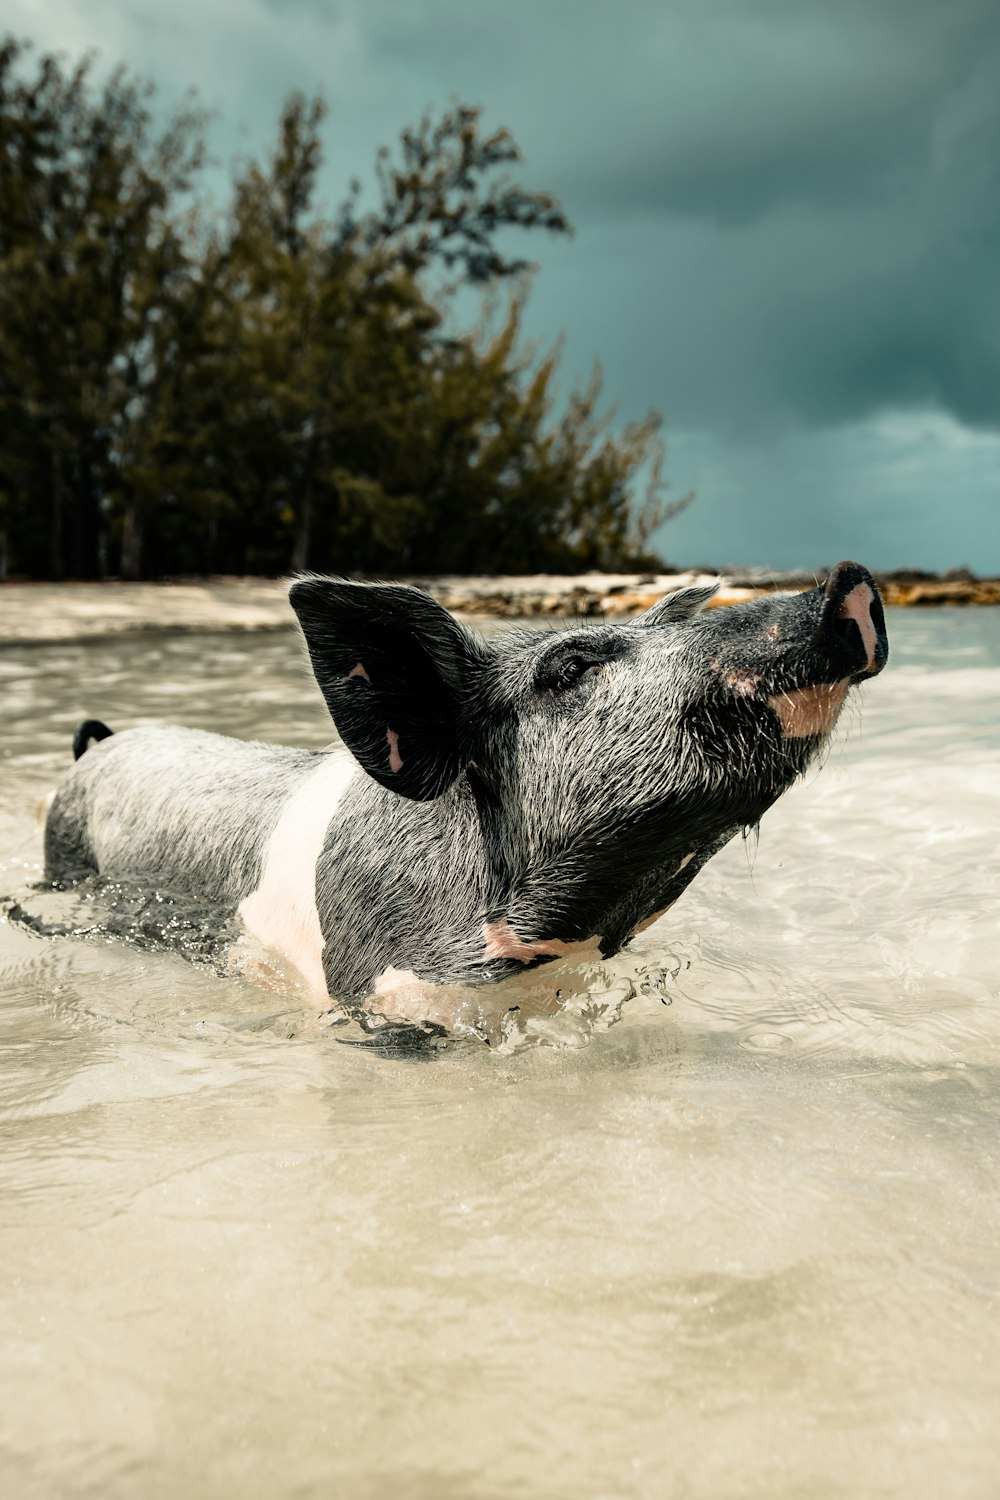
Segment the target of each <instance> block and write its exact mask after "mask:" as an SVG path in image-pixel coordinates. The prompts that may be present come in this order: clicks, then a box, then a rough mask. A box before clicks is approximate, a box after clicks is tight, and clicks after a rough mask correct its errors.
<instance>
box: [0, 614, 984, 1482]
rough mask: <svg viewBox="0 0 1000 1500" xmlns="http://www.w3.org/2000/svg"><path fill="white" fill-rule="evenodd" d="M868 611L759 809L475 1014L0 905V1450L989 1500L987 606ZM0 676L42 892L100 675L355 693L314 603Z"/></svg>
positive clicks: (246, 702)
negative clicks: (285, 978) (558, 990)
mask: <svg viewBox="0 0 1000 1500" xmlns="http://www.w3.org/2000/svg"><path fill="white" fill-rule="evenodd" d="M889 628H890V635H891V641H892V649H893V661H892V664H891V665H890V668H889V670H888V671H887V672H886V673H885V674H884V675H883V676H882V677H881V678H880V679H879V680H878V681H877V682H875V683H873V684H871V685H870V686H869V687H868V688H867V689H865V692H864V697H863V700H862V702H863V706H862V707H861V708H860V709H858V710H854V711H853V712H852V714H851V715H850V716H849V718H848V722H847V723H846V725H845V727H844V729H843V731H842V732H841V734H840V737H839V738H838V740H837V743H836V745H835V746H834V748H833V749H832V750H831V752H830V754H829V756H828V757H827V764H826V765H825V767H824V768H823V769H822V770H821V771H820V772H819V773H818V774H816V775H813V776H811V777H810V778H809V780H808V782H807V783H806V784H804V785H802V786H800V787H797V788H796V789H795V790H794V791H793V792H791V793H790V794H789V795H788V796H787V797H786V798H785V799H784V800H783V801H782V803H781V804H780V805H779V806H778V807H777V808H775V809H774V810H773V811H772V812H771V813H769V814H768V816H767V817H766V818H765V820H764V823H763V825H762V831H761V837H760V842H759V845H755V844H754V843H753V842H752V841H751V842H748V843H746V844H743V843H741V842H739V841H737V843H736V844H734V845H732V846H730V848H729V849H727V850H725V851H724V852H723V854H721V855H720V856H718V857H717V858H716V859H715V860H714V861H713V862H712V863H711V864H710V865H709V867H708V868H707V869H706V870H705V871H704V872H703V873H702V874H701V875H700V876H699V878H698V880H697V881H696V882H695V883H694V885H693V886H692V887H691V888H690V890H689V891H688V892H687V893H686V894H685V896H684V898H683V900H682V901H681V902H680V903H679V904H678V906H677V908H676V909H675V910H674V911H673V912H671V913H670V914H669V916H668V917H667V918H664V919H663V920H661V922H659V923H658V924H656V925H655V926H654V927H653V928H651V929H650V930H649V931H648V932H647V933H645V934H644V935H643V937H642V939H641V940H640V942H639V943H638V944H637V945H636V948H635V950H634V951H633V952H632V953H630V954H628V955H622V956H621V957H619V958H618V959H616V960H614V961H613V962H612V963H610V964H606V965H599V966H595V968H594V969H593V970H592V971H590V972H589V973H587V974H586V975H585V976H583V977H584V978H585V979H586V981H587V983H586V984H584V985H582V986H581V987H580V989H579V992H578V994H577V995H576V996H575V997H574V998H573V999H572V1001H571V1002H570V1003H569V1004H568V1005H567V1006H566V1007H565V1008H564V1009H563V1010H562V1011H561V1012H559V1013H555V1014H548V1015H546V1014H539V1015H537V1016H534V1017H530V1018H524V1019H523V1020H522V1021H521V1022H519V1023H518V1025H517V1026H516V1027H515V1028H514V1029H513V1030H509V1031H508V1032H507V1033H506V1034H505V1035H504V1036H503V1037H496V1038H494V1040H495V1042H496V1045H494V1046H493V1047H491V1048H488V1047H484V1046H483V1045H482V1043H481V1042H475V1041H471V1042H467V1043H465V1044H461V1045H449V1046H440V1045H437V1044H436V1042H437V1041H439V1040H440V1039H435V1038H431V1041H432V1042H434V1043H435V1044H434V1045H428V1046H425V1047H420V1048H416V1049H413V1048H406V1047H404V1046H395V1045H393V1039H392V1036H391V1035H390V1036H389V1037H386V1036H383V1037H382V1038H381V1039H380V1042H381V1044H380V1045H379V1046H377V1047H371V1046H369V1045H341V1042H343V1041H349V1042H352V1043H359V1042H360V1043H368V1042H370V1041H371V1038H370V1037H369V1036H367V1035H366V1034H365V1032H364V1031H363V1030H362V1029H361V1028H360V1027H357V1026H355V1025H353V1024H347V1025H340V1026H338V1025H330V1024H329V1018H322V1019H321V1018H320V1017H319V1016H318V1015H317V1014H316V1013H315V1008H314V1007H313V1008H310V1006H309V1004H308V1003H307V1002H306V1001H305V1000H303V999H301V998H299V997H296V996H295V994H294V993H289V992H285V991H282V990H281V989H280V987H279V988H278V989H276V990H272V991H265V990H263V989H260V988H258V987H257V986H255V985H251V984H250V983H248V982H247V981H246V979H245V977H243V976H241V975H240V974H239V973H235V974H234V973H228V974H220V973H219V972H218V971H217V969H216V968H215V967H213V965H212V963H211V962H209V961H208V959H207V958H206V955H204V954H201V958H202V962H200V963H192V962H190V961H189V959H187V958H185V957H183V956H182V955H181V953H179V952H175V951H160V950H157V949H155V948H154V949H153V950H150V948H149V947H148V945H147V946H142V945H136V944H131V945H130V944H125V943H122V942H121V941H120V940H119V939H117V938H115V937H114V936H113V935H112V934H110V933H108V932H106V931H104V930H101V931H99V932H95V933H94V934H93V935H92V936H91V937H90V938H89V939H88V940H87V941H82V942H81V941H71V940H69V939H68V938H65V937H56V938H41V937H39V936H38V935H36V934H34V933H32V932H30V931H27V930H25V929H24V928H23V927H21V926H20V925H18V924H16V923H11V922H6V923H3V924H2V925H0V988H2V996H3V999H2V1004H0V1035H2V1041H3V1051H2V1054H0V1098H2V1101H3V1105H2V1107H3V1116H2V1141H0V1201H2V1202H3V1205H4V1209H3V1213H2V1215H0V1264H2V1266H3V1274H2V1276H0V1328H2V1329H3V1353H2V1356H0V1486H2V1490H3V1493H5V1494H11V1495H15V1494H16V1495H18V1496H23V1497H31V1496H39V1497H41V1496H49V1495H52V1494H60V1495H67V1496H75V1495H95V1496H97V1495H99V1496H101V1497H112V1500H114V1497H133V1496H142V1497H144V1500H145V1497H157V1496H161V1495H162V1496H167V1495H170V1496H174V1495H177V1494H185V1495H187V1496H192V1497H200V1496H208V1497H215V1496H219V1497H223V1496H225V1497H230V1496H232V1495H234V1494H238V1495H240V1496H241V1497H256V1496H261V1497H264V1496H268V1497H274V1496H284V1495H289V1496H291V1495H296V1496H309V1495H316V1496H327V1495H329V1494H331V1493H336V1494H339V1495H345V1496H348V1495H349V1496H352V1497H353V1496H360V1497H368V1496H370V1497H373V1500H374V1497H376V1496H379V1497H381V1496H385V1495H387V1494H393V1495H399V1496H414V1497H416V1496H427V1497H435V1500H437V1497H449V1496H454V1497H459V1496H461V1497H467V1496H479V1495H482V1496H506V1495H510V1496H515V1495H525V1494H530V1495H545V1496H553V1497H561V1496H564V1495H565V1496H567V1497H569V1496H573V1497H586V1496H593V1497H598V1496H629V1497H631V1496H636V1497H639V1496H651V1497H652V1496H656V1497H660V1496H663V1495H672V1494H676V1495H678V1496H684V1497H705V1500H718V1497H721V1496H727V1497H728V1496H734V1497H735V1496H741V1497H742V1496H753V1497H761V1500H765V1497H766V1500H779V1497H789V1500H791V1497H793V1496H794V1497H799V1496H808V1497H810V1500H812V1497H827V1496H829V1497H832V1496H852V1497H853V1496H859V1495H864V1496H865V1497H869V1496H899V1497H903V1496H905V1497H907V1500H913V1497H924V1496H926V1497H928V1500H931V1497H933V1500H938V1497H940V1496H942V1495H948V1496H949V1497H955V1496H958V1497H962V1496H967V1497H974V1500H979V1497H981V1500H992V1497H993V1496H995V1495H996V1493H997V1481H996V1475H997V1473H998V1472H1000V1440H998V1438H997V1436H996V1434H997V1431H998V1427H1000V1423H998V1420H997V1418H998V1415H1000V1311H998V1309H1000V1257H998V1254H997V1244H998V1233H1000V1171H998V1168H1000V1160H998V1158H1000V1147H998V1144H997V1143H998V1140H1000V1134H998V1124H1000V979H998V976H997V966H996V920H997V912H998V909H1000V863H998V859H997V847H998V840H1000V762H998V750H1000V612H992V611H975V612H973V611H969V612H960V611H951V610H941V611H930V610H928V611H919V612H917V611H914V612H893V613H892V615H891V617H890V622H889ZM0 684H2V685H3V690H4V695H5V698H4V702H5V715H4V725H3V730H2V738H0V758H2V760H3V767H4V773H5V774H4V777H3V783H2V787H0V867H2V880H0V894H11V893H16V894H18V896H19V899H21V901H22V903H24V904H27V897H26V894H25V892H26V890H27V887H28V886H29V884H30V881H31V879H32V878H33V877H34V876H37V874H38V860H39V858H40V843H39V835H38V831H37V827H36V824H35V808H36V805H37V802H38V801H39V799H40V798H41V797H42V796H43V795H44V793H45V791H46V790H47V788H48V787H49V786H50V785H51V783H52V782H53V781H54V779H55V777H56V776H57V775H58V773H59V771H60V770H61V769H62V768H63V767H64V766H65V764H66V763H67V761H68V756H69V738H70V734H71V733H72V729H73V727H74V726H75V724H76V722H78V721H79V720H80V719H82V718H84V717H86V716H88V715H91V714H98V715H100V716H101V717H104V718H106V719H107V720H108V721H109V722H111V723H112V724H114V725H117V726H119V727H124V726H125V725H126V724H128V723H132V722H135V721H136V720H138V719H140V718H147V719H152V718H156V717H158V716H159V715H161V714H165V713H170V714H171V715H174V716H176V717H178V718H183V719H184V720H185V721H186V722H189V723H195V724H198V725H201V726H204V727H209V728H218V729H222V730H223V731H225V732H232V733H242V734H247V735H250V734H253V735H254V736H257V737H261V738H273V739H282V740H285V741H288V742H294V743H300V744H308V745H313V746H319V745H322V744H324V743H326V742H327V741H328V739H329V737H330V731H329V726H328V723H327V721H326V720H325V718H324V716H323V714H322V712H321V709H320V705H319V704H318V701H317V698H316V695H315V692H314V690H313V689H312V688H311V687H310V686H309V684H308V683H307V682H306V680H305V678H304V677H303V675H302V671H301V666H300V664H299V659H298V656H297V653H296V648H295V646H294V643H293V642H292V640H291V638H284V637H277V636H275V637H266V638H249V639H246V640H240V641H238V642H234V641H233V640H231V639H221V638H220V639H213V638H211V637H201V638H197V639H192V638H183V639H177V640H170V639H160V640H156V641H146V642H140V643H136V642H123V643H118V644H117V645H116V644H113V643H110V644H95V645H91V646H88V647H60V648H37V649H34V650H24V651H21V652H17V653H13V652H6V653H2V654H0ZM60 899H64V900H69V901H70V903H71V904H70V906H69V907H66V908H64V909H63V911H62V915H63V917H66V916H67V915H69V916H70V917H72V915H73V913H74V912H75V913H76V916H77V917H79V912H80V911H81V910H84V907H80V906H77V907H74V906H72V901H74V900H75V901H77V902H78V903H79V902H80V901H83V900H84V899H85V898H84V896H83V894H82V893H77V896H76V897H71V896H70V893H65V894H64V896H63V897H61V898H60ZM168 906H169V903H168ZM86 910H88V911H89V910H90V908H89V907H88V908H86ZM143 911H146V908H145V907H144V908H143ZM52 915H55V913H54V912H50V916H52ZM170 921H173V922H174V935H175V937H176V936H177V935H178V934H177V930H176V929H177V913H176V911H174V912H173V913H172V915H171V917H170ZM168 925H169V923H168ZM180 936H181V941H180V942H179V943H178V944H177V946H178V947H179V948H180V949H184V948H185V946H189V945H186V940H185V937H184V933H183V932H181V934H180ZM196 956H198V955H197V954H196ZM664 1002H666V1003H664ZM376 1040H379V1039H376Z"/></svg>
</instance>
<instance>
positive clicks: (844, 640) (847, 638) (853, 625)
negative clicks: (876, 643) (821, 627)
mask: <svg viewBox="0 0 1000 1500" xmlns="http://www.w3.org/2000/svg"><path fill="white" fill-rule="evenodd" d="M831 627H832V630H833V634H834V636H835V637H836V639H837V641H838V642H839V644H840V645H841V646H842V647H843V649H844V650H845V651H846V652H848V654H849V655H850V656H852V657H857V658H858V659H860V660H866V659H867V656H868V653H867V651H866V649H865V643H864V641H863V639H862V637H861V629H860V627H859V625H858V622H857V620H856V619H855V617H854V616H853V615H849V614H847V613H846V611H845V610H844V609H843V607H841V609H840V610H839V612H838V613H837V615H836V616H835V618H834V619H833V620H832V621H831Z"/></svg>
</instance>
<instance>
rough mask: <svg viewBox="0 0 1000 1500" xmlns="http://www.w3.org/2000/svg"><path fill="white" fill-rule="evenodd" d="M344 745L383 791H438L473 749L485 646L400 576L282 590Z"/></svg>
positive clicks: (419, 796)
mask: <svg viewBox="0 0 1000 1500" xmlns="http://www.w3.org/2000/svg"><path fill="white" fill-rule="evenodd" d="M288 597H289V600H290V602H291V605H292V608H293V609H294V610H295V613H296V614H297V615H298V617H299V624H300V625H301V626H302V633H303V635H304V636H305V639H306V645H307V647H308V648H309V657H310V660H311V662H312V668H313V671H314V672H315V674H316V681H317V682H318V683H319V685H320V688H321V690H322V693H323V697H324V698H325V699H326V702H327V707H328V708H329V710H330V713H331V715H332V716H333V722H334V723H335V724H336V726H337V731H338V733H339V734H340V737H341V739H342V740H343V741H344V744H345V745H346V746H347V748H348V749H349V750H350V751H351V752H352V754H353V755H354V757H355V759H356V760H357V761H358V762H359V763H360V764H361V765H362V766H363V767H364V769H365V770H366V771H367V772H368V774H369V776H373V777H374V778H375V780H376V781H378V782H381V784H382V786H384V787H388V788H389V790H390V791H393V792H399V793H401V795H402V796H404V797H413V798H415V799H416V800H417V801H420V802H423V801H428V800H429V799H430V798H432V797H437V796H440V794H441V793H442V792H443V791H445V790H446V788H447V787H449V786H450V785H451V783H452V782H453V781H454V780H455V777H456V776H458V774H459V773H460V772H461V771H462V770H464V768H465V766H466V765H467V764H468V761H469V759H470V756H471V754H472V736H471V732H470V730H471V717H472V716H471V714H470V712H469V709H470V703H471V700H472V698H473V697H474V696H475V691H476V687H477V684H478V682H479V680H480V679H481V676H482V673H481V668H482V666H483V664H484V661H485V659H486V648H485V647H484V646H483V645H482V644H481V643H480V642H479V641H477V640H476V638H475V636H473V635H471V634H470V632H469V631H467V630H466V629H465V628H464V626H462V625H460V624H459V623H458V621H457V620H456V619H454V618H453V616H451V615H450V614H449V613H448V611H447V610H446V609H444V608H442V606H441V605H440V604H438V603H436V601H435V600H433V599H432V598H431V597H430V596H429V595H428V594H424V593H421V591H420V590H419V589H415V588H411V587H410V586H409V585H407V584H401V583H393V584H377V583H345V582H343V581H341V580H339V579H335V578H315V577H314V578H299V579H296V581H295V582H294V583H293V584H292V586H291V589H290V590H289V595H288Z"/></svg>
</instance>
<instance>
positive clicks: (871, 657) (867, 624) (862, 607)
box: [837, 583, 878, 672]
mask: <svg viewBox="0 0 1000 1500" xmlns="http://www.w3.org/2000/svg"><path fill="white" fill-rule="evenodd" d="M874 602H875V596H874V595H873V593H872V591H871V589H870V587H869V586H868V584H867V583H856V584H855V585H854V587H853V588H852V589H851V592H850V593H849V594H847V595H846V596H845V598H844V600H843V602H842V604H841V606H840V608H839V609H838V611H837V619H838V620H853V621H854V623H855V625H857V627H858V629H859V630H860V632H861V640H862V642H863V643H864V648H865V651H866V653H867V656H868V671H869V672H871V671H872V670H873V669H874V666H875V652H876V650H877V647H878V642H877V640H876V636H875V625H874V622H873V621H872V605H873V604H874Z"/></svg>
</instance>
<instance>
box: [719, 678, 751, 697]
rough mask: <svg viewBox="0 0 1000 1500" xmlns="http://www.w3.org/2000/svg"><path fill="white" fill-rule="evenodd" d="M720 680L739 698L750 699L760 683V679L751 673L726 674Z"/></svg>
mask: <svg viewBox="0 0 1000 1500" xmlns="http://www.w3.org/2000/svg"><path fill="white" fill-rule="evenodd" d="M722 680H723V682H724V683H725V685H726V687H727V688H732V690H733V692H734V693H739V695H740V697H741V698H749V697H751V696H752V695H753V694H754V693H755V692H756V691H757V685H758V683H759V682H760V678H759V677H758V676H756V675H755V674H754V673H753V672H727V673H726V675H725V677H724V678H723V679H722Z"/></svg>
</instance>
